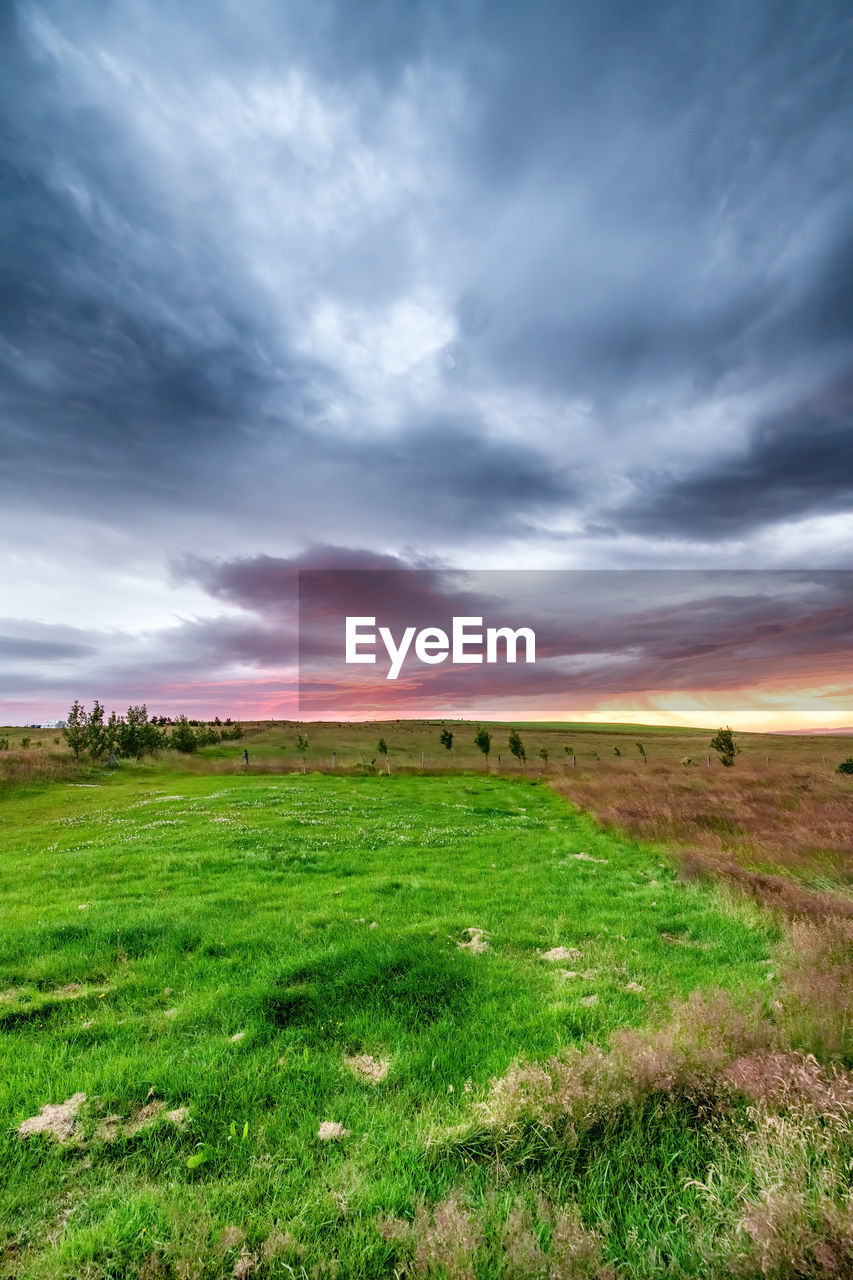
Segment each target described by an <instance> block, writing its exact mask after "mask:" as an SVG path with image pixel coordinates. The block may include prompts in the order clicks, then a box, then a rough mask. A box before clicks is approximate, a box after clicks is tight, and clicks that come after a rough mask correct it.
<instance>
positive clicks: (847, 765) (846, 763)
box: [835, 756, 853, 773]
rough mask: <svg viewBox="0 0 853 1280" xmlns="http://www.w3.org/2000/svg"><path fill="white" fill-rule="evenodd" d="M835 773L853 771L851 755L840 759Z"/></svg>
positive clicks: (852, 757)
mask: <svg viewBox="0 0 853 1280" xmlns="http://www.w3.org/2000/svg"><path fill="white" fill-rule="evenodd" d="M835 772H836V773H853V756H848V757H847V759H846V760H842V761H841V764H840V765H839V766H838V768H837V769H836V770H835Z"/></svg>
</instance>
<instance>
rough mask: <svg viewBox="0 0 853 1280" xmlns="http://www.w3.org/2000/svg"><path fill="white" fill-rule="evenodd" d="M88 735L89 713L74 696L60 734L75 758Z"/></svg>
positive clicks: (82, 747) (83, 748)
mask: <svg viewBox="0 0 853 1280" xmlns="http://www.w3.org/2000/svg"><path fill="white" fill-rule="evenodd" d="M88 735H89V714H88V712H87V711H86V708H85V707H84V706H81V704H80V702H78V700H77V699H76V698H75V699H74V706H73V707H72V708H71V710H70V711H69V712H68V715H67V717H66V719H65V724H64V725H63V726H62V736H63V737H64V738H65V741H66V742H67V743H68V745H69V747H70V748H71V750H72V752H73V753H74V759H75V760H79V759H80V752H81V751H83V750H85V747H86V742H87V739H88Z"/></svg>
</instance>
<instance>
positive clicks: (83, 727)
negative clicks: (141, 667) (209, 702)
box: [62, 698, 243, 761]
mask: <svg viewBox="0 0 853 1280" xmlns="http://www.w3.org/2000/svg"><path fill="white" fill-rule="evenodd" d="M104 717H105V711H104V708H103V707H102V706H101V704H100V702H98V700H97V698H96V699H95V701H94V704H93V706H92V710H91V711H87V710H86V708H85V707H84V706H83V705H82V704H81V703H80V702H79V701H78V700H77V699H76V698H75V699H74V705H73V706H72V708H71V710H70V711H69V712H68V715H67V717H66V720H65V724H64V725H63V726H62V733H63V736H64V738H65V741H66V742H67V743H68V746H69V747H70V748H71V751H72V753H73V755H74V759H75V760H79V759H80V757H81V756H83V755H88V756H89V757H90V759H92V760H96V761H97V760H103V759H104V757H105V756H106V757H109V756H124V757H125V758H126V759H134V760H141V759H142V758H143V756H146V755H154V754H155V752H157V751H162V750H166V749H171V750H173V751H183V752H184V753H190V752H192V751H197V750H198V748H199V747H207V746H211V745H212V744H213V743H216V742H229V741H236V740H237V739H239V738H242V737H243V726H242V725H241V724H240V722H239V721H232V720H231V718H230V717H229V718H228V719H227V720H225V721H224V722H223V721H222V720H220V719H219V717H218V716H217V717H216V719H215V720H212V721H210V722H209V723H208V722H206V721H203V720H188V719H187V717H186V716H178V718H177V719H176V720H173V719H171V718H167V717H166V716H151V717H150V718H149V715H148V708H147V707H146V706H145V704H144V703H143V704H142V706H138V707H128V709H127V712H126V714H125V715H123V716H118V715H116V713H115V711H111V712H110V715H109V718H108V719H105V718H104Z"/></svg>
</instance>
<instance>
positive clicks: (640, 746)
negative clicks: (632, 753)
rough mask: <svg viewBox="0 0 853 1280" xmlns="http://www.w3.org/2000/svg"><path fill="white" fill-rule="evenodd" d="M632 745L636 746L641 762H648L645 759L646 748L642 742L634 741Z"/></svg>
mask: <svg viewBox="0 0 853 1280" xmlns="http://www.w3.org/2000/svg"><path fill="white" fill-rule="evenodd" d="M634 746H635V747H636V748H637V750H638V751H639V753H640V755H641V756H642V759H643V764H648V763H649V762H648V760H647V759H646V748H645V747H644V746H643V744H642V742H635V743H634Z"/></svg>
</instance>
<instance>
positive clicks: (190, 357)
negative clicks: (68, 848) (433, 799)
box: [0, 0, 853, 723]
mask: <svg viewBox="0 0 853 1280" xmlns="http://www.w3.org/2000/svg"><path fill="white" fill-rule="evenodd" d="M0 113H2V129H0V164H2V171H3V181H2V206H0V230H2V235H1V236H0V282H2V295H1V296H0V460H2V465H0V486H2V489H0V591H1V592H2V594H0V720H4V719H5V720H8V721H10V722H19V721H22V720H29V719H31V718H34V717H36V716H46V715H49V714H54V715H60V714H62V713H63V712H64V710H65V709H66V707H67V705H68V702H69V701H70V699H71V698H73V697H74V696H79V697H81V698H83V699H91V697H93V696H100V697H101V698H102V699H106V701H107V703H108V705H113V704H115V705H117V706H118V707H119V709H120V708H121V707H122V706H123V705H126V704H127V702H128V701H130V700H133V701H136V700H139V699H143V698H144V699H146V700H147V701H148V703H149V705H150V706H152V707H154V708H155V709H157V710H163V711H166V712H169V711H179V710H182V709H186V710H187V711H188V712H193V711H194V712H197V713H210V714H212V713H213V712H215V711H217V710H224V711H232V712H233V711H235V710H236V711H242V712H243V713H244V714H248V713H250V712H251V711H252V710H256V711H258V712H260V713H263V714H266V715H273V714H279V715H289V714H294V708H295V705H296V704H295V701H294V698H295V681H294V671H293V660H294V655H295V649H294V625H293V624H294V615H293V611H292V606H289V607H284V605H283V604H282V599H279V598H277V599H276V600H274V601H272V600H270V599H269V598H268V597H264V596H263V594H261V596H260V597H259V596H258V593H257V591H255V590H254V588H253V584H257V583H258V582H262V581H267V580H269V570H270V568H271V567H272V570H273V574H272V580H274V581H275V582H276V583H277V584H278V587H277V589H278V590H280V591H281V592H285V589H286V585H287V583H289V582H291V581H292V579H293V576H294V573H293V571H294V569H295V568H298V567H299V566H300V565H306V564H307V565H314V566H323V567H328V568H339V567H355V566H359V565H374V564H384V565H397V566H401V565H415V566H420V567H422V568H423V567H425V566H427V567H429V566H433V567H435V566H455V567H464V568H478V569H482V568H491V569H496V568H499V569H518V568H536V569H584V570H590V569H596V570H604V569H608V570H613V569H617V570H640V569H644V570H648V569H671V568H679V569H685V568H689V569H695V570H698V569H701V570H705V569H712V568H713V569H720V568H749V569H753V570H754V569H767V570H771V569H782V568H785V569H798V570H812V571H816V572H817V571H826V570H833V569H841V568H846V567H848V566H849V565H850V564H851V551H852V550H853V520H851V511H852V510H853V433H851V416H852V415H853V341H851V339H853V177H851V155H850V137H851V136H853V18H851V15H850V8H849V5H847V4H844V3H841V2H839V3H833V2H832V0H777V2H772V0H719V2H718V3H714V4H708V3H707V0H701V2H699V0H657V2H656V3H647V4H643V3H638V2H637V0H602V2H601V3H598V4H594V5H592V4H588V3H581V0H576V2H566V3H556V2H552V3H545V2H544V0H528V2H527V3H525V4H523V5H522V4H521V3H518V2H517V0H512V2H511V3H510V2H509V0H488V2H487V0H452V2H451V0H407V3H405V4H403V3H399V2H398V0H360V2H359V3H357V4H355V3H351V2H350V0H338V2H334V0H311V3H308V2H307V0H304V2H303V0H298V2H297V0H292V2H290V3H288V2H282V0H252V3H250V4H246V3H244V2H243V0H241V2H239V3H238V0H203V2H202V0H185V3H183V4H181V5H174V4H169V3H166V0H107V3H103V0H98V2H97V3H95V2H94V0H74V3H70V0H31V2H27V0H10V2H9V3H7V4H4V5H2V6H0ZM229 584H230V585H229ZM290 599H291V601H292V592H291V597H290ZM848 693H849V690H848ZM838 696H839V697H841V696H842V695H841V694H839V695H838ZM844 696H847V695H844ZM848 705H849V704H848ZM851 720H853V713H851V712H849V711H848V717H847V720H846V722H847V723H850V722H851Z"/></svg>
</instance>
